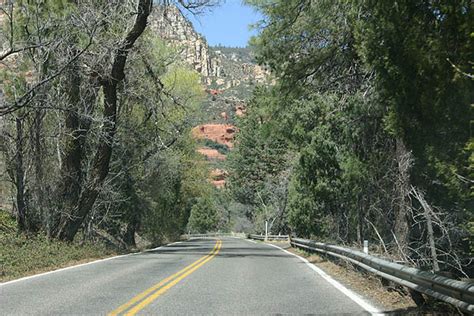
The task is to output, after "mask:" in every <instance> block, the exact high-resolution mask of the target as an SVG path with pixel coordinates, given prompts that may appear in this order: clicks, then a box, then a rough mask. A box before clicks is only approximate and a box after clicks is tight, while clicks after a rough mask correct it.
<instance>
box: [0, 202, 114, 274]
mask: <svg viewBox="0 0 474 316" xmlns="http://www.w3.org/2000/svg"><path fill="white" fill-rule="evenodd" d="M0 245H2V246H1V248H0V282H5V281H8V280H12V279H17V278H20V277H23V276H28V275H32V274H36V273H40V272H45V271H50V270H55V269H58V268H62V267H67V266H71V265H74V264H78V263H83V262H88V261H92V260H94V259H99V258H104V257H108V256H110V255H114V254H116V253H115V252H114V251H113V250H111V249H108V248H106V247H105V245H98V244H92V243H87V242H86V243H77V242H74V243H65V242H60V241H57V240H48V239H47V238H46V236H44V235H42V234H38V235H36V236H26V235H23V234H18V233H17V232H16V223H15V219H13V218H11V216H10V215H9V214H8V213H7V212H5V211H2V210H0Z"/></svg>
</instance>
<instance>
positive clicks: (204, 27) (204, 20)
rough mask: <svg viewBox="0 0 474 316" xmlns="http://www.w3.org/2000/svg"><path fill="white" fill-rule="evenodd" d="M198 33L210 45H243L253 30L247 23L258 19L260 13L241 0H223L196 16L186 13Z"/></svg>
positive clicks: (253, 33) (253, 32)
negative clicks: (218, 4) (216, 5)
mask: <svg viewBox="0 0 474 316" xmlns="http://www.w3.org/2000/svg"><path fill="white" fill-rule="evenodd" d="M187 16H188V18H189V19H190V20H191V22H192V23H193V25H194V28H195V29H196V31H198V32H199V33H201V34H203V35H204V36H205V37H206V39H207V41H208V43H209V44H210V45H211V46H214V45H218V44H222V45H224V46H234V47H244V46H247V42H248V40H249V39H250V37H251V36H252V35H255V34H256V31H255V30H252V31H251V30H249V24H253V23H255V22H256V21H258V20H259V19H260V15H259V14H258V13H257V12H255V11H254V10H253V9H252V8H251V7H248V6H245V5H243V4H242V1H241V0H225V1H223V3H222V4H221V5H220V6H218V7H214V8H212V11H210V12H204V13H202V14H200V15H198V16H192V15H190V14H187Z"/></svg>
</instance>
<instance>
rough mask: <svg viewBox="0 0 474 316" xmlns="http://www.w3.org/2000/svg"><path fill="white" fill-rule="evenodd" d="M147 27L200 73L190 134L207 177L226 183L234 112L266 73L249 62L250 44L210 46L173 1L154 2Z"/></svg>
mask: <svg viewBox="0 0 474 316" xmlns="http://www.w3.org/2000/svg"><path fill="white" fill-rule="evenodd" d="M150 26H151V29H152V30H153V31H154V32H156V34H157V35H159V36H160V37H161V38H163V39H164V40H166V41H167V42H169V43H170V44H171V45H173V46H175V47H176V48H177V49H178V51H179V52H180V54H181V56H182V58H183V59H184V60H185V61H186V62H187V63H188V65H189V66H190V67H191V68H193V69H194V70H196V71H197V72H198V73H200V74H201V78H202V82H203V84H204V86H205V89H206V92H207V96H208V97H207V100H206V101H205V102H204V104H203V107H202V113H201V115H200V117H199V120H198V122H196V124H197V126H196V127H195V128H194V129H193V131H192V134H193V136H194V137H195V138H196V139H198V140H199V141H200V143H201V147H200V148H199V149H198V152H200V153H201V154H203V155H204V156H206V158H207V160H208V161H209V163H210V164H211V166H212V168H213V171H212V172H211V175H210V178H211V181H212V182H213V183H214V184H215V185H216V187H222V186H224V185H225V177H226V175H227V173H226V172H225V170H224V165H223V162H224V161H225V158H226V155H227V153H228V152H229V151H230V150H231V149H232V147H233V141H234V135H235V133H236V128H235V126H234V121H235V118H236V117H239V116H242V115H244V114H245V103H246V100H247V99H248V98H249V96H250V95H251V92H252V90H253V87H254V86H255V85H256V84H265V83H269V80H270V79H269V78H270V76H269V73H268V71H267V70H266V69H264V68H263V67H261V66H259V65H257V64H256V63H254V62H253V56H252V52H251V50H250V49H249V48H233V47H223V46H216V47H210V46H209V45H208V44H207V41H206V39H205V38H204V37H203V36H202V35H201V34H199V33H197V32H196V31H195V29H194V27H193V25H192V23H191V22H190V21H188V20H187V19H186V17H185V16H184V15H183V14H182V13H181V11H180V10H179V9H178V8H176V7H174V6H166V7H164V6H162V7H157V8H156V9H155V10H154V12H153V15H152V17H151V19H150Z"/></svg>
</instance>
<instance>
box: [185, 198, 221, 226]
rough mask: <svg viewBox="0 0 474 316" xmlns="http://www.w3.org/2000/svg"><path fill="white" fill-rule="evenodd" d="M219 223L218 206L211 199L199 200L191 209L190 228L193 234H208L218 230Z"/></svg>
mask: <svg viewBox="0 0 474 316" xmlns="http://www.w3.org/2000/svg"><path fill="white" fill-rule="evenodd" d="M218 223H219V217H218V212H217V209H216V206H215V205H214V203H213V201H212V200H211V199H210V198H206V197H203V198H199V199H198V201H197V203H196V204H194V205H193V207H192V208H191V215H190V217H189V223H188V228H189V230H190V231H191V232H193V233H207V232H212V231H215V230H216V229H217V225H218Z"/></svg>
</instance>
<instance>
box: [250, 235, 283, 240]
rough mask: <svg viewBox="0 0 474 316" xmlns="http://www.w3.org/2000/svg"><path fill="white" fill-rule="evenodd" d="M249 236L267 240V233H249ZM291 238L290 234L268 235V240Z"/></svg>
mask: <svg viewBox="0 0 474 316" xmlns="http://www.w3.org/2000/svg"><path fill="white" fill-rule="evenodd" d="M248 238H249V239H255V240H265V235H256V234H249V235H248ZM289 238H290V236H288V235H267V240H277V241H288V240H289Z"/></svg>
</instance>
